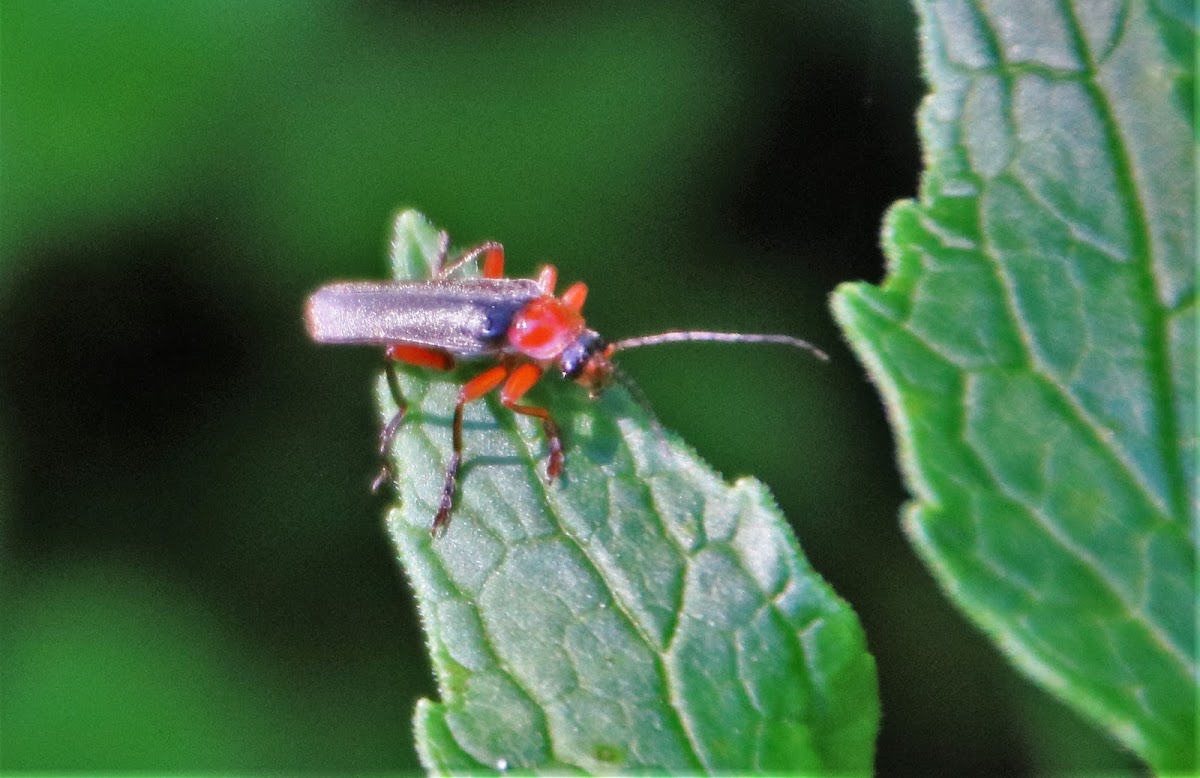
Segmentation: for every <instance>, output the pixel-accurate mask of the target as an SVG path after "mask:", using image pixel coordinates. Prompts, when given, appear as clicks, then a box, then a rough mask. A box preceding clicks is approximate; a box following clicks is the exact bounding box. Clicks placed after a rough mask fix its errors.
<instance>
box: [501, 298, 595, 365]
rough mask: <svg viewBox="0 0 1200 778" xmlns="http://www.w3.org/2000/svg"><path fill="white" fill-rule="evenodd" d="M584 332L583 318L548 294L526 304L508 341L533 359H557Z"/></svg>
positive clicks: (511, 330)
mask: <svg viewBox="0 0 1200 778" xmlns="http://www.w3.org/2000/svg"><path fill="white" fill-rule="evenodd" d="M584 329H585V324H584V321H583V316H581V315H580V314H579V313H578V312H577V311H574V310H571V309H570V308H568V307H567V306H566V305H564V304H563V303H562V301H561V300H558V299H557V298H554V297H551V296H550V295H545V296H543V297H538V298H537V299H535V300H533V301H532V302H530V303H528V304H527V305H525V307H523V308H522V309H521V310H520V311H518V312H517V315H516V316H514V317H513V320H512V324H510V325H509V327H508V342H509V343H511V344H512V345H513V348H515V349H516V350H517V351H519V352H521V353H522V354H525V355H526V356H528V357H531V358H533V359H537V360H544V359H557V358H558V356H559V354H561V353H562V352H563V349H565V348H566V347H567V346H569V345H571V344H572V343H574V342H575V340H576V338H578V337H579V334H580V333H582V332H583V331H584Z"/></svg>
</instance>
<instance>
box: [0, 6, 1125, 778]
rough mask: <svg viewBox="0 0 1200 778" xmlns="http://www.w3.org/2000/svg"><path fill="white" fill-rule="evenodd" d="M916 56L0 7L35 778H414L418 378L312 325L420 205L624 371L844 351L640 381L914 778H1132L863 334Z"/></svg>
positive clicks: (711, 38)
mask: <svg viewBox="0 0 1200 778" xmlns="http://www.w3.org/2000/svg"><path fill="white" fill-rule="evenodd" d="M914 24H915V21H914V17H913V15H912V12H911V10H910V9H909V7H908V5H907V4H906V3H904V2H898V1H897V2H891V1H889V2H847V3H838V4H827V3H809V4H776V3H748V4H743V3H731V4H716V5H707V4H692V3H676V4H670V3H654V4H648V5H646V4H628V5H614V4H607V5H605V7H604V10H602V11H601V10H596V9H587V8H584V7H583V6H582V5H578V6H576V5H571V4H565V3H564V4H556V3H515V4H514V3H508V4H496V5H494V6H479V7H476V6H475V5H473V4H468V3H452V4H433V3H412V4H385V3H382V2H356V3H342V4H321V3H317V4H313V3H301V2H283V1H282V0H280V1H278V2H249V3H246V2H192V3H183V2H144V3H100V2H76V3H69V2H55V3H45V2H35V0H4V1H3V2H0V197H2V200H0V371H2V372H0V522H2V528H3V532H2V534H0V564H2V568H0V582H2V584H3V623H2V624H0V626H2V628H3V632H2V640H3V643H2V648H3V655H2V659H3V664H2V668H0V669H2V675H0V714H2V719H0V766H3V767H4V768H8V769H27V770H28V769H38V768H48V769H55V770H63V769H84V770H91V771H95V770H105V769H107V770H128V769H137V768H145V769H154V770H174V769H179V770H191V771H196V770H225V769H247V770H266V769H284V770H298V769H311V770H326V771H328V770H333V771H338V770H344V771H366V770H395V769H399V770H404V769H412V768H415V767H417V762H416V756H415V753H414V751H413V748H412V743H411V733H410V725H409V721H410V716H411V713H412V707H413V704H414V702H415V700H416V699H417V697H419V696H428V695H432V694H434V688H433V683H432V680H431V678H430V674H429V669H428V664H427V662H426V659H425V657H424V655H423V646H422V639H421V635H420V632H419V628H418V625H417V623H416V619H415V612H414V606H413V604H412V600H411V598H410V595H409V592H408V590H407V587H406V585H405V584H404V582H403V578H402V576H401V574H400V571H399V569H398V568H397V565H396V564H395V562H394V561H393V559H392V554H391V550H390V548H389V547H388V545H387V541H386V540H385V537H384V532H383V526H382V520H381V516H382V512H383V508H384V500H383V499H382V498H375V497H372V496H371V495H369V494H368V492H367V484H368V483H369V481H370V478H371V476H372V475H373V473H374V469H375V467H376V466H377V462H376V460H375V457H374V455H373V452H372V448H373V441H374V436H375V434H376V426H375V421H374V411H373V409H372V407H371V404H370V403H371V386H372V376H373V374H374V373H375V371H376V370H377V369H378V367H379V364H380V360H379V356H378V354H376V353H373V352H372V351H371V350H369V349H368V350H354V349H336V348H317V347H315V346H313V345H311V344H310V343H309V342H308V341H307V340H306V338H305V336H304V331H303V327H302V324H301V308H302V304H303V299H304V297H305V295H306V294H307V293H308V292H309V291H310V290H311V289H312V288H314V287H315V286H317V285H319V284H320V283H322V282H324V281H327V280H332V279H335V278H355V277H363V278H370V277H381V276H383V275H384V273H385V268H386V263H385V259H384V244H385V240H386V232H387V229H388V223H389V220H390V218H391V215H392V213H393V212H394V211H395V210H396V209H397V208H400V207H415V208H419V209H421V210H423V211H425V212H426V213H427V214H429V215H430V217H431V218H433V219H434V221H435V222H436V223H438V224H439V225H441V226H444V227H446V228H448V229H449V230H451V232H452V234H453V235H454V237H455V240H456V243H457V244H459V245H463V246H466V245H469V244H471V243H474V242H477V241H480V240H483V239H487V238H495V239H498V240H501V241H503V242H504V243H505V244H506V246H507V248H508V252H509V268H510V270H511V272H513V273H516V274H529V273H532V272H533V270H534V269H535V268H536V266H537V265H538V263H540V262H543V261H554V262H556V263H557V264H558V265H559V268H560V272H561V278H562V280H563V281H564V282H571V281H574V280H576V279H584V280H586V281H587V282H588V283H589V284H590V285H591V289H592V292H591V297H590V299H589V303H588V313H589V321H590V323H591V324H592V325H593V326H595V327H596V328H597V329H599V330H600V331H601V332H603V333H606V334H608V335H610V336H613V337H621V336H626V335H633V334H641V333H644V332H653V331H657V330H662V329H667V328H677V327H704V328H719V329H742V330H746V331H778V332H787V333H792V334H798V335H801V336H804V337H807V338H810V339H812V340H814V341H815V342H817V343H819V344H820V345H822V346H824V347H826V348H827V349H828V350H830V352H831V353H832V355H833V358H834V361H833V363H832V365H830V366H823V365H820V364H818V363H816V362H814V361H813V360H811V359H808V358H806V357H804V356H802V355H797V354H794V353H789V352H780V351H778V350H774V349H756V348H751V347H745V348H730V347H722V346H679V347H669V348H663V349H661V350H655V351H650V350H647V351H645V352H642V353H637V354H634V353H631V354H629V355H627V356H626V358H625V359H624V360H623V364H624V365H625V367H626V368H627V369H628V371H629V372H630V373H632V374H633V375H634V376H636V377H637V379H638V380H639V382H640V384H641V386H642V388H643V389H644V391H645V393H646V394H647V395H648V396H649V397H650V398H651V400H652V401H653V403H654V405H655V407H656V409H657V410H658V412H659V413H660V415H661V417H662V419H663V420H664V422H665V423H666V424H667V425H669V426H670V427H672V428H674V429H676V430H678V431H680V432H681V433H682V434H683V435H684V437H685V438H687V439H688V440H689V441H690V442H691V443H692V444H694V445H695V446H696V447H697V448H698V449H699V450H700V452H701V453H702V454H703V455H704V456H706V457H707V458H708V459H709V460H710V461H711V462H712V463H713V464H714V465H715V466H716V467H717V468H718V469H720V470H721V471H723V472H725V473H726V474H728V475H730V476H735V475H741V474H747V473H750V474H754V475H756V476H758V477H759V478H761V479H763V480H764V481H765V482H766V483H767V484H769V485H770V487H771V488H772V489H773V490H774V492H775V494H776V496H777V497H778V499H779V502H780V504H781V506H782V507H783V510H784V512H785V513H786V514H787V515H788V516H789V517H790V518H791V520H792V522H793V524H794V526H795V529H796V532H797V534H798V535H799V537H800V541H801V543H802V544H803V546H804V548H805V550H806V552H807V553H808V555H809V557H810V559H811V561H812V563H813V565H814V566H815V567H816V568H817V569H818V570H819V571H820V572H821V573H822V574H823V575H825V576H826V577H827V578H828V579H829V580H830V581H831V582H832V583H833V585H834V586H835V588H836V589H837V590H838V591H839V592H840V593H841V594H842V595H843V596H844V597H846V598H847V599H848V600H849V601H850V602H851V603H852V605H853V606H854V607H855V609H856V610H857V611H858V613H859V614H860V616H861V618H862V620H863V622H864V626H865V628H866V630H867V637H868V641H869V643H870V646H871V649H872V651H873V652H874V653H875V655H876V658H877V660H878V663H879V670H880V681H881V687H882V695H883V710H884V719H883V731H882V734H881V739H880V742H879V756H878V767H879V770H880V772H881V773H885V774H906V773H907V774H927V773H930V772H940V773H943V774H951V773H957V774H964V773H976V774H977V773H981V772H986V773H997V772H1004V773H1009V774H1028V773H1033V772H1044V771H1056V770H1061V769H1087V770H1091V769H1125V768H1128V767H1129V766H1130V764H1131V762H1130V760H1129V759H1128V757H1125V756H1123V755H1121V754H1118V753H1117V752H1116V751H1115V750H1114V748H1113V747H1112V746H1110V745H1108V744H1107V742H1106V741H1104V740H1103V738H1102V737H1101V736H1100V735H1098V734H1095V733H1093V732H1092V731H1091V730H1090V729H1088V728H1086V727H1085V725H1083V724H1081V723H1079V722H1078V721H1077V720H1076V719H1075V718H1074V717H1073V716H1072V715H1071V714H1070V713H1068V712H1067V711H1066V710H1065V709H1064V708H1062V707H1061V706H1059V705H1058V704H1057V703H1054V702H1051V701H1049V700H1048V699H1047V698H1046V697H1045V696H1044V695H1042V694H1041V693H1040V692H1038V691H1037V690H1035V689H1033V688H1032V687H1030V686H1029V685H1028V684H1026V683H1025V682H1024V681H1022V680H1020V679H1018V678H1017V677H1016V676H1015V675H1014V674H1013V673H1012V672H1010V671H1009V670H1008V669H1007V668H1006V666H1005V665H1004V663H1003V662H1002V660H1001V659H1000V658H999V657H998V655H997V653H996V652H995V651H994V649H993V648H991V647H990V646H989V645H988V644H987V643H986V642H985V641H984V640H983V638H982V637H981V636H980V635H979V634H977V632H976V631H975V630H974V629H972V628H971V627H969V626H968V625H967V624H966V623H965V622H964V620H963V619H962V618H961V617H959V616H958V615H957V614H956V613H954V612H953V611H952V610H951V609H950V607H949V606H948V605H947V604H946V602H945V601H944V600H943V598H942V596H941V595H940V594H939V592H938V591H937V590H936V588H935V586H934V584H933V582H932V580H931V579H930V577H929V576H928V575H927V574H926V572H925V571H924V570H923V569H922V568H921V567H920V565H919V563H918V562H917V561H916V560H915V558H914V556H913V553H912V551H911V549H910V548H909V547H908V546H907V544H906V542H905V541H904V539H903V538H902V536H901V534H900V531H899V529H898V526H897V510H898V508H899V506H900V504H901V502H902V501H903V499H904V493H903V491H902V489H901V486H900V483H899V479H898V476H897V474H896V469H895V465H894V463H893V460H892V443H891V440H890V436H889V434H888V431H887V428H886V426H885V424H884V420H883V417H882V411H881V408H880V405H879V403H878V400H877V399H876V397H875V395H874V393H873V391H872V389H871V387H870V386H869V385H868V384H867V383H866V381H865V379H864V377H863V373H862V371H861V370H860V368H859V366H858V365H857V364H856V363H855V361H854V359H853V357H852V356H851V355H850V354H849V352H848V351H847V350H846V349H845V347H844V346H843V345H842V343H841V340H840V337H839V336H838V334H837V333H836V331H835V330H834V328H833V325H832V322H831V321H830V318H829V315H828V312H827V311H826V308H825V301H826V296H827V295H828V293H829V291H830V290H831V289H832V288H833V287H834V285H835V284H837V283H838V282H840V281H844V280H851V279H862V278H865V279H868V280H873V281H878V280H879V279H880V278H881V277H882V274H883V259H882V255H881V254H880V251H879V249H878V247H877V240H878V237H877V236H878V224H879V220H880V217H881V215H882V213H883V210H884V209H885V208H886V206H887V205H888V203H890V202H891V201H893V200H894V199H896V198H900V197H905V196H912V195H913V194H915V192H916V186H917V176H918V163H919V151H918V145H917V140H916V137H915V132H914V127H913V123H914V121H913V115H914V111H915V108H916V104H917V101H918V100H919V97H920V93H921V84H920V82H919V79H918V75H917V74H918V72H919V69H918V64H917V62H916V41H915V32H914ZM535 399H536V394H535ZM468 446H469V442H468ZM568 461H569V460H568ZM465 488H470V479H469V478H468V479H467V482H466V484H465Z"/></svg>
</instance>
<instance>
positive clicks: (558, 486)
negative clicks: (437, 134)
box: [378, 212, 879, 772]
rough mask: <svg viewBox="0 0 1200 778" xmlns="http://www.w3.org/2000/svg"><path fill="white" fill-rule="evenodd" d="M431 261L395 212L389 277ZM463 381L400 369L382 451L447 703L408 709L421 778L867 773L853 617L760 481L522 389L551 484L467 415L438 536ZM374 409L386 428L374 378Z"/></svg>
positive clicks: (490, 410) (530, 447) (865, 711)
mask: <svg viewBox="0 0 1200 778" xmlns="http://www.w3.org/2000/svg"><path fill="white" fill-rule="evenodd" d="M437 246H438V238H437V233H436V231H435V230H434V229H433V228H432V227H431V226H430V225H429V223H428V222H427V221H425V219H424V217H422V216H420V215H419V214H416V213H413V212H408V213H404V214H401V215H400V217H399V218H398V219H397V222H396V233H395V236H394V238H393V241H392V254H393V269H394V271H395V273H396V275H397V277H398V278H418V277H419V278H424V277H428V275H429V271H428V266H429V264H430V262H431V260H432V258H433V256H434V255H435V254H436V250H437ZM470 372H478V368H476V370H475V371H470ZM468 374H469V373H464V374H463V375H453V376H449V377H437V376H430V374H429V373H427V372H422V371H415V370H412V371H402V374H401V384H402V387H403V391H404V394H405V396H406V398H407V401H408V402H409V416H408V417H407V418H406V420H405V424H404V426H403V427H402V428H401V431H400V434H399V435H398V437H397V440H396V441H395V445H394V448H393V454H394V458H395V462H396V465H397V468H398V470H399V472H400V485H399V486H400V497H401V499H400V505H399V507H396V508H394V509H393V510H392V511H391V512H390V513H389V516H388V527H389V530H390V532H391V535H392V537H393V539H394V541H395V543H396V547H397V549H398V550H399V555H400V559H401V561H402V562H403V564H404V567H405V570H406V571H407V573H408V575H409V578H410V580H411V581H412V584H413V586H414V588H415V589H416V593H417V598H418V603H419V606H420V611H421V615H422V619H423V621H424V625H425V630H426V636H427V639H428V643H429V649H430V654H431V656H432V660H433V666H434V669H435V671H436V675H437V682H438V687H439V690H440V694H441V697H442V702H431V701H428V700H425V701H422V702H421V703H420V704H419V705H418V708H417V713H416V718H415V726H416V731H417V739H418V744H419V745H418V747H419V750H420V754H421V760H422V762H423V763H424V765H425V766H426V768H428V769H430V770H433V771H437V772H449V771H464V770H476V769H483V768H490V769H503V768H509V769H533V768H539V769H547V770H553V771H556V772H565V771H568V770H569V771H576V770H582V771H585V772H613V771H629V770H653V771H671V772H679V771H696V770H708V771H714V770H739V771H746V770H772V771H793V770H803V771H807V772H821V771H826V770H828V771H837V772H846V771H856V772H867V771H869V770H870V767H871V763H872V754H873V751H874V738H875V735H876V731H877V728H878V719H879V703H878V694H877V688H876V679H875V667H874V662H873V660H872V659H871V657H870V655H869V654H868V653H867V652H866V647H865V642H864V638H863V633H862V630H861V627H860V626H859V624H858V621H857V619H856V618H855V616H854V614H853V612H852V611H851V610H850V608H849V607H848V606H847V605H846V604H845V603H844V602H842V601H841V600H839V599H838V598H837V596H836V595H835V594H834V593H833V592H832V590H831V589H830V588H829V586H828V585H827V584H826V583H825V582H824V581H822V580H821V579H820V578H819V577H817V575H816V574H815V573H814V572H813V571H812V570H811V569H810V568H809V566H808V563H807V562H806V561H805V559H804V556H803V554H802V553H801V552H800V549H799V547H798V546H797V544H796V540H795V538H794V537H793V535H792V533H791V531H790V529H789V528H788V526H787V524H786V522H785V521H784V519H783V517H782V516H781V515H780V514H779V512H778V509H777V508H776V507H775V506H774V504H773V502H772V500H771V497H770V495H769V494H768V493H767V491H766V489H765V488H764V487H763V486H762V485H761V484H759V483H758V482H756V481H754V480H751V479H742V480H740V481H738V482H737V483H735V484H733V485H732V486H731V485H729V484H727V483H725V482H724V481H722V480H721V479H720V478H719V477H717V476H716V475H715V474H714V473H713V472H712V470H711V469H710V468H709V467H708V466H706V465H705V464H704V463H703V462H701V461H700V460H699V459H698V458H697V457H696V455H695V454H694V453H693V452H692V451H690V450H689V449H688V448H687V447H686V446H684V445H683V444H682V443H680V442H679V441H678V440H677V439H675V438H674V437H673V436H670V435H668V434H667V433H665V432H664V431H663V430H662V429H661V428H660V427H658V426H657V424H656V422H654V421H653V420H652V419H651V418H650V417H649V416H648V415H647V414H646V412H645V411H644V410H643V409H642V408H641V407H640V406H639V405H638V404H637V403H635V402H633V401H631V399H630V397H629V395H628V394H627V393H626V391H624V390H623V389H613V390H610V391H608V392H607V393H606V394H605V395H604V396H603V397H602V398H601V399H600V400H598V401H595V402H591V401H589V400H588V399H587V397H586V394H585V393H584V392H583V390H582V389H581V388H580V387H576V386H574V385H571V384H566V383H565V382H562V381H557V380H553V379H552V378H551V379H548V380H546V381H544V382H543V386H539V387H538V388H536V389H535V390H534V392H533V393H532V401H533V402H534V404H538V405H543V406H545V407H548V408H551V409H552V411H553V412H554V414H555V416H556V418H557V419H558V421H559V422H560V424H562V426H563V433H564V442H565V446H566V450H567V457H566V473H565V476H564V478H563V479H562V480H560V481H558V482H556V483H554V484H551V485H547V484H546V483H545V481H544V480H543V477H542V474H543V473H544V463H543V459H544V457H545V453H546V447H545V441H544V440H543V438H542V435H541V430H540V427H539V426H538V425H536V424H532V423H529V420H528V419H526V418H524V417H514V414H512V413H510V412H509V411H507V409H504V408H503V407H502V406H500V405H499V403H498V402H497V401H495V400H493V399H491V398H487V399H484V400H481V401H479V402H475V403H472V404H470V405H469V406H467V412H466V423H465V434H464V441H465V456H466V458H465V467H464V470H463V474H462V478H461V482H460V488H459V497H458V501H457V504H456V508H455V511H454V516H453V521H452V522H451V524H450V527H449V530H448V532H447V533H446V534H445V536H443V537H440V538H437V539H434V538H431V537H430V525H431V522H432V520H433V515H434V512H435V510H436V506H437V503H438V499H439V496H440V493H441V489H442V481H443V473H444V468H445V463H446V461H447V458H448V454H449V447H450V421H451V418H452V415H453V407H454V403H455V398H456V395H457V391H458V386H459V384H460V383H461V380H462V378H463V377H464V376H465V375H468ZM378 398H379V402H380V405H381V409H382V418H383V419H384V420H387V419H389V418H390V417H391V416H392V414H393V413H394V411H395V404H394V403H393V401H392V398H391V394H390V392H389V390H388V387H387V382H386V381H385V380H384V379H382V378H381V379H380V381H379V385H378Z"/></svg>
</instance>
